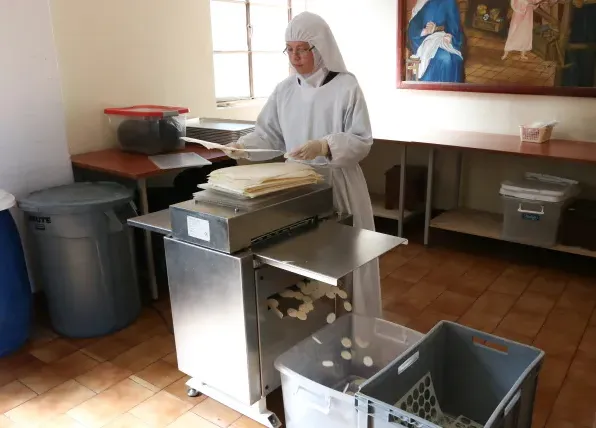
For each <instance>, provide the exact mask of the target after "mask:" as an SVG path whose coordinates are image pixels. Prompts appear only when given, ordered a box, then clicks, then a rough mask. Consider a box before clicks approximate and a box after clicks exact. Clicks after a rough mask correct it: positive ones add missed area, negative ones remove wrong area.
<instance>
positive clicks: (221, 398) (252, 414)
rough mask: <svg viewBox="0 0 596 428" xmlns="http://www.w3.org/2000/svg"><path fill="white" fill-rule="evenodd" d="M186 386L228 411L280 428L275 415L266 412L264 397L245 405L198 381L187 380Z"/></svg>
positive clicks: (279, 422) (270, 427)
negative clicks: (232, 410) (228, 409)
mask: <svg viewBox="0 0 596 428" xmlns="http://www.w3.org/2000/svg"><path fill="white" fill-rule="evenodd" d="M186 386H188V387H189V388H192V389H194V390H196V391H200V392H202V393H203V394H204V395H206V396H207V397H209V398H211V399H213V400H215V401H217V402H219V403H221V404H223V405H224V406H227V407H229V408H230V409H234V410H236V411H237V412H239V413H242V414H243V415H246V416H248V417H249V418H251V419H252V420H254V421H257V422H258V423H260V424H261V425H264V426H266V427H269V428H278V427H281V421H280V420H279V418H278V417H277V415H275V414H274V413H272V412H270V411H269V410H267V398H266V397H261V399H260V400H259V401H257V402H256V403H254V404H252V405H247V404H244V403H241V402H239V401H238V400H235V399H233V398H232V397H230V396H229V395H226V394H224V393H222V392H221V391H218V390H217V389H215V388H211V387H210V386H209V385H206V384H204V383H202V382H201V381H199V380H198V379H189V380H188V381H187V382H186ZM189 428H190V427H189Z"/></svg>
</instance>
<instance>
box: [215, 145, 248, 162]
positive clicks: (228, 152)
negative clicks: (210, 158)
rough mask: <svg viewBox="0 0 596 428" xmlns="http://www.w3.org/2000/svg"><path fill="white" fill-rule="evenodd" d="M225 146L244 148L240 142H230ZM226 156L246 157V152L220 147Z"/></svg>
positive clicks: (234, 157) (232, 157)
mask: <svg viewBox="0 0 596 428" xmlns="http://www.w3.org/2000/svg"><path fill="white" fill-rule="evenodd" d="M226 147H230V148H234V149H241V150H243V149H244V144H242V143H238V142H236V143H230V144H226ZM221 150H222V151H223V152H224V153H225V154H226V156H227V157H229V158H231V159H248V153H246V152H239V151H237V150H226V149H225V148H222V149H221Z"/></svg>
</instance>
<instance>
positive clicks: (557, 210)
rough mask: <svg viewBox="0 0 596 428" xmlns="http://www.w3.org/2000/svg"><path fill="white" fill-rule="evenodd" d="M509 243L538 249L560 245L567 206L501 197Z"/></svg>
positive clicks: (504, 231) (559, 203)
mask: <svg viewBox="0 0 596 428" xmlns="http://www.w3.org/2000/svg"><path fill="white" fill-rule="evenodd" d="M501 198H502V200H503V231H502V234H501V237H502V238H503V239H504V240H506V241H512V242H518V243H520V244H528V245H535V246H537V247H553V246H555V245H557V241H558V236H559V225H560V224H561V215H562V213H563V208H564V207H565V206H566V205H567V202H543V201H531V200H527V199H520V198H514V197H510V196H501Z"/></svg>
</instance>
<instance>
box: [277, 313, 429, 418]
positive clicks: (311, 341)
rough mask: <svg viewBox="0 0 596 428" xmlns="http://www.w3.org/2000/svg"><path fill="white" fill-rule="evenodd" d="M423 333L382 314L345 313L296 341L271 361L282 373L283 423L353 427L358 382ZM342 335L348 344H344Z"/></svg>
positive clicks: (406, 348)
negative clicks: (380, 316)
mask: <svg viewBox="0 0 596 428" xmlns="http://www.w3.org/2000/svg"><path fill="white" fill-rule="evenodd" d="M422 337H423V335H422V334H421V333H418V332H416V331H413V330H410V329H408V328H406V327H403V326H400V325H397V324H393V323H391V322H388V321H385V320H381V319H377V318H367V317H362V316H358V315H355V314H349V315H345V316H343V317H341V318H339V319H338V320H337V321H336V322H335V323H333V324H331V325H329V326H327V327H325V328H323V329H322V330H320V331H319V332H318V333H315V334H314V335H313V336H311V337H309V338H307V339H305V340H304V341H302V342H301V343H299V344H298V345H296V346H294V347H293V348H292V349H290V350H289V351H287V352H286V353H284V354H283V355H281V356H280V357H279V358H278V359H277V360H276V362H275V367H276V368H277V370H279V371H280V373H281V383H282V391H283V397H284V409H285V415H286V425H287V427H288V428H350V427H356V426H357V419H356V418H357V411H356V401H355V398H354V393H355V392H357V390H358V388H359V385H360V384H361V383H362V382H363V381H364V380H365V379H368V378H370V377H372V376H373V375H375V374H376V373H378V372H379V371H380V370H381V369H383V368H384V367H385V366H387V365H388V364H389V363H391V362H392V361H393V360H395V359H396V358H397V357H398V356H400V355H401V354H402V353H404V352H406V351H407V350H408V349H409V348H410V347H412V346H413V345H415V344H416V343H417V342H418V341H420V340H421V339H422ZM346 338H347V339H349V342H351V346H350V347H346V346H344V345H346V344H348V343H343V344H342V339H346ZM342 351H351V354H352V358H351V359H350V360H346V359H344V358H343V357H342ZM323 362H333V366H332V367H327V366H324V365H323ZM347 386H349V388H348V389H347V390H346V387H347ZM344 391H345V392H344Z"/></svg>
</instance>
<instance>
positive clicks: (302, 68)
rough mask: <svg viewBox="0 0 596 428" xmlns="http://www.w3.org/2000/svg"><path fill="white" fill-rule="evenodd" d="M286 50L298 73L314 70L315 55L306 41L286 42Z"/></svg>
mask: <svg viewBox="0 0 596 428" xmlns="http://www.w3.org/2000/svg"><path fill="white" fill-rule="evenodd" d="M286 52H287V54H288V57H289V58H290V63H291V64H292V67H294V69H296V71H297V72H298V74H310V73H312V72H314V71H315V57H314V55H313V53H312V49H311V48H310V45H309V44H308V43H307V42H287V43H286Z"/></svg>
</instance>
